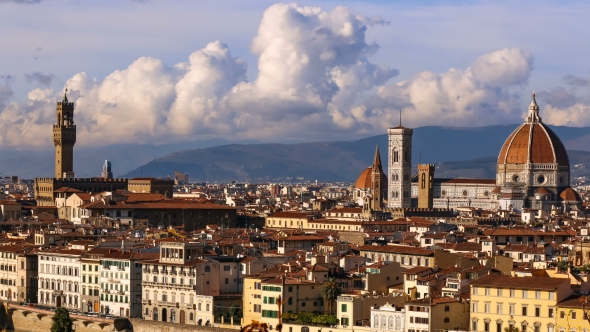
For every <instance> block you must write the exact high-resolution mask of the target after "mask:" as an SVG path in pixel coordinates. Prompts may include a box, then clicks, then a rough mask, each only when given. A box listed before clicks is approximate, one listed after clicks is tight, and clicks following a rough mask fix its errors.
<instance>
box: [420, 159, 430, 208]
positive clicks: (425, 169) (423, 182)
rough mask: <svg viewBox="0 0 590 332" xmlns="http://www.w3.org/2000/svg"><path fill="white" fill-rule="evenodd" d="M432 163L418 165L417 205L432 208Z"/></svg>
mask: <svg viewBox="0 0 590 332" xmlns="http://www.w3.org/2000/svg"><path fill="white" fill-rule="evenodd" d="M433 182H434V165H432V164H420V165H418V207H419V208H422V209H432V206H433V204H432V203H433V194H434V190H433V188H434V186H433V185H434V184H433Z"/></svg>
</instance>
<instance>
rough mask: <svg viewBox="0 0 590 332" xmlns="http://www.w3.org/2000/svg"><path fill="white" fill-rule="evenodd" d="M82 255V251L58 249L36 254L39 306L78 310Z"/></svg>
mask: <svg viewBox="0 0 590 332" xmlns="http://www.w3.org/2000/svg"><path fill="white" fill-rule="evenodd" d="M83 254H84V251H83V250H74V249H60V248H56V249H50V250H43V251H39V252H37V256H38V262H39V296H38V299H39V301H38V302H39V303H40V304H43V305H46V306H50V307H55V308H59V307H65V308H68V309H71V310H79V309H80V304H81V301H80V258H81V257H82V255H83Z"/></svg>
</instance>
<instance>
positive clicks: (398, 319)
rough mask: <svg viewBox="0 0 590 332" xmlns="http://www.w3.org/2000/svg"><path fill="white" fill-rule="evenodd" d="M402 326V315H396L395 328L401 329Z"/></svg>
mask: <svg viewBox="0 0 590 332" xmlns="http://www.w3.org/2000/svg"><path fill="white" fill-rule="evenodd" d="M401 328H402V319H401V317H400V316H396V317H395V329H396V330H399V329H401Z"/></svg>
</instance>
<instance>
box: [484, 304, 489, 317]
mask: <svg viewBox="0 0 590 332" xmlns="http://www.w3.org/2000/svg"><path fill="white" fill-rule="evenodd" d="M484 312H485V313H486V314H489V313H490V303H489V302H486V303H485V304H484Z"/></svg>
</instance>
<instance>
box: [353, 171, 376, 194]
mask: <svg viewBox="0 0 590 332" xmlns="http://www.w3.org/2000/svg"><path fill="white" fill-rule="evenodd" d="M372 173H373V172H372V169H371V167H367V168H365V170H364V171H363V172H362V173H361V175H359V177H358V179H357V180H356V183H355V185H354V187H355V188H358V189H368V188H371V174H372Z"/></svg>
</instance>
